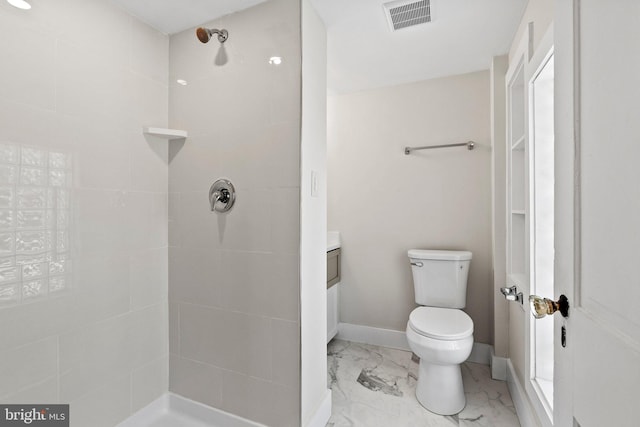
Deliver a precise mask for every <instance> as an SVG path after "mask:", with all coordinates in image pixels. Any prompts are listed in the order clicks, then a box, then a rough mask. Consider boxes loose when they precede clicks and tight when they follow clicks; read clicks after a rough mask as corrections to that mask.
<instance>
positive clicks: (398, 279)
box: [328, 71, 493, 343]
mask: <svg viewBox="0 0 640 427" xmlns="http://www.w3.org/2000/svg"><path fill="white" fill-rule="evenodd" d="M489 117H490V101H489V73H488V72H487V71H481V72H476V73H471V74H465V75H460V76H452V77H445V78H440V79H434V80H428V81H422V82H418V83H412V84H406V85H400V86H393V87H387V88H383V89H377V90H371V91H364V92H358V93H354V94H347V95H338V96H332V97H330V98H329V114H328V182H329V184H328V207H329V208H328V217H329V229H330V230H338V231H340V232H341V233H342V250H343V252H342V255H343V258H342V268H343V269H342V285H341V289H340V292H341V294H340V297H341V302H340V317H341V321H342V322H345V323H351V324H356V325H365V326H372V327H378V328H386V329H392V330H398V331H404V329H405V328H406V323H407V320H408V318H409V313H410V312H411V310H412V309H413V308H414V307H415V302H414V291H413V282H412V278H411V270H410V268H409V262H408V259H407V250H408V249H412V248H431V249H458V250H462V249H464V250H470V251H472V252H473V261H472V262H471V270H470V276H469V283H468V292H467V308H466V311H467V312H468V313H469V315H470V316H471V317H472V318H473V321H474V325H475V332H474V337H475V340H476V341H477V342H483V343H491V342H492V329H493V295H492V283H491V170H490V165H491V152H490V119H489ZM468 140H474V141H475V142H476V143H477V145H476V149H475V150H474V151H468V150H466V149H465V148H450V149H441V150H428V151H418V152H415V153H412V154H411V155H409V156H406V155H404V152H403V147H404V146H421V145H434V144H445V143H458V142H465V141H468Z"/></svg>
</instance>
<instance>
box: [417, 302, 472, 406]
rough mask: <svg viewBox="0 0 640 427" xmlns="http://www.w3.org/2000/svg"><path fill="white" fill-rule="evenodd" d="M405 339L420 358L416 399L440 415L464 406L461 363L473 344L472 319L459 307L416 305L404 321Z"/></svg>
mask: <svg viewBox="0 0 640 427" xmlns="http://www.w3.org/2000/svg"><path fill="white" fill-rule="evenodd" d="M407 340H408V341H409V347H410V348H411V350H412V351H413V352H414V353H415V354H416V355H417V356H418V357H420V368H419V372H418V383H417V385H416V398H417V399H418V401H419V402H420V404H421V405H422V406H424V407H425V408H427V409H428V410H430V411H431V412H435V413H436V414H440V415H453V414H457V413H458V412H460V411H462V409H464V406H465V404H466V399H465V396H464V388H463V385H462V374H461V371H460V364H461V363H462V362H464V361H465V360H467V358H468V357H469V355H470V354H471V349H472V347H473V321H472V320H471V318H470V317H469V316H468V315H467V314H466V313H465V312H463V311H462V310H458V309H452V308H439V307H418V308H416V309H415V310H413V311H412V312H411V315H410V316H409V322H407Z"/></svg>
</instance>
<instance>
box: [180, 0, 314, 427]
mask: <svg viewBox="0 0 640 427" xmlns="http://www.w3.org/2000/svg"><path fill="white" fill-rule="evenodd" d="M299 3H300V2H299V1H298V0H270V1H267V2H265V3H262V4H260V5H258V6H255V7H253V8H250V9H247V10H245V11H242V12H239V13H236V14H233V15H229V16H226V17H223V18H221V19H219V20H216V21H214V22H210V23H208V24H207V26H209V27H214V28H226V29H227V30H228V31H229V39H228V41H227V42H226V43H225V44H224V45H220V44H219V43H218V42H217V40H216V39H215V38H214V39H212V40H211V41H210V42H209V43H208V44H206V45H205V44H201V43H200V42H199V41H198V40H197V38H196V37H195V34H194V30H193V29H191V30H188V31H185V32H183V33H179V34H176V35H173V36H172V37H171V40H170V64H171V65H170V82H171V83H170V113H169V120H170V125H171V127H174V128H178V129H186V130H188V131H189V138H188V139H187V140H186V142H184V143H180V142H172V143H171V146H170V153H169V158H170V163H169V244H170V252H169V319H170V353H171V356H170V359H171V362H170V366H171V368H170V372H171V375H170V390H171V391H173V392H175V393H178V394H181V395H183V396H186V397H188V398H191V399H194V400H197V401H200V402H203V403H205V404H208V405H211V406H214V407H217V408H220V409H223V410H225V411H228V412H231V413H234V414H237V415H239V416H242V417H245V418H249V419H252V420H256V421H258V422H261V423H264V424H267V425H271V426H278V427H285V426H297V425H299V423H300V421H299V411H300V398H299V387H300V374H299V370H300V364H299V358H300V350H299V328H300V326H299V315H298V313H299V308H298V304H299V255H298V254H299V245H300V243H299V241H300V231H299V229H300V225H299V218H300V196H299V194H300V85H301V83H300V82H301V81H300V79H301V78H300V73H301V71H300V69H301V64H300V49H301V46H300V4H299ZM276 56H277V57H281V58H282V60H281V64H280V65H276V64H275V63H274V64H270V63H269V59H270V58H272V57H276ZM271 62H277V61H271ZM177 79H183V80H186V81H187V82H188V84H187V85H186V86H183V85H179V84H176V83H174V82H176V80H177ZM220 177H226V178H228V179H230V180H231V181H232V182H233V184H234V185H235V186H236V190H237V201H236V205H235V207H234V208H233V209H232V210H231V211H229V212H228V213H227V214H217V213H213V212H211V211H210V206H209V201H208V191H209V187H210V185H211V184H212V183H213V182H214V181H215V180H216V179H218V178H220Z"/></svg>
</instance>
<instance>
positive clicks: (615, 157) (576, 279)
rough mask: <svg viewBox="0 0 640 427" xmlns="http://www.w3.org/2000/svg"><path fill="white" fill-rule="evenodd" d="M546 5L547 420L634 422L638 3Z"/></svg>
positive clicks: (638, 276) (638, 374) (639, 191)
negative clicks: (550, 47)
mask: <svg viewBox="0 0 640 427" xmlns="http://www.w3.org/2000/svg"><path fill="white" fill-rule="evenodd" d="M555 7H556V21H555V25H554V27H555V69H556V73H555V74H556V75H555V92H556V98H555V99H556V102H555V108H556V114H555V123H556V125H555V126H556V138H555V140H556V149H555V150H556V152H555V159H556V170H555V175H556V191H555V194H556V199H555V205H556V217H555V254H556V272H555V287H556V295H555V296H556V297H557V296H558V295H559V294H561V293H563V294H565V295H567V296H568V297H569V300H570V304H571V308H570V312H569V318H568V319H563V318H562V317H561V316H559V315H556V316H554V317H555V319H554V320H555V344H556V345H555V348H556V349H557V350H556V352H555V380H554V387H555V393H554V418H555V422H554V424H555V425H556V426H572V425H580V426H582V427H590V426H594V427H600V426H616V427H617V426H637V425H638V420H637V417H636V416H635V411H636V410H637V407H638V405H639V404H640V306H639V305H640V273H639V271H638V270H639V266H640V2H638V1H637V0H612V1H607V2H602V1H598V0H580V1H578V0H573V1H567V0H557V1H556V2H555ZM562 326H565V327H566V329H567V346H566V348H562V347H561V343H560V328H561V327H562Z"/></svg>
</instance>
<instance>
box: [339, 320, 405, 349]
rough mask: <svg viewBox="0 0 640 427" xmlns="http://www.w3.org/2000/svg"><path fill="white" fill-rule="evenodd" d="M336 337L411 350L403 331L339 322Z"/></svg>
mask: <svg viewBox="0 0 640 427" xmlns="http://www.w3.org/2000/svg"><path fill="white" fill-rule="evenodd" d="M336 338H337V339H339V340H345V341H353V342H359V343H362V344H372V345H379V346H381V347H389V348H397V349H400V350H406V351H411V349H410V348H409V343H408V342H407V334H406V332H405V331H395V330H393V329H382V328H374V327H372V326H362V325H353V324H351V323H339V324H338V335H336Z"/></svg>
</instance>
